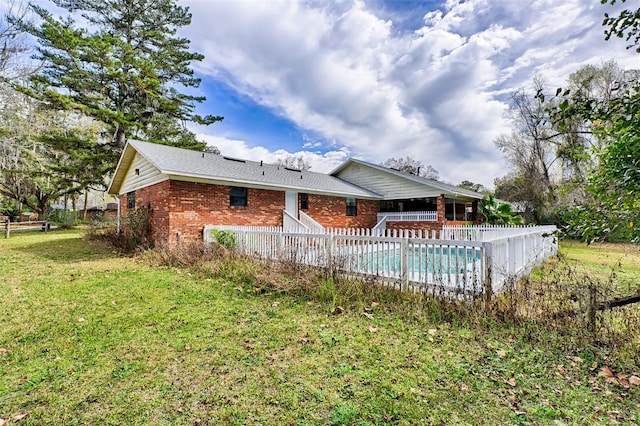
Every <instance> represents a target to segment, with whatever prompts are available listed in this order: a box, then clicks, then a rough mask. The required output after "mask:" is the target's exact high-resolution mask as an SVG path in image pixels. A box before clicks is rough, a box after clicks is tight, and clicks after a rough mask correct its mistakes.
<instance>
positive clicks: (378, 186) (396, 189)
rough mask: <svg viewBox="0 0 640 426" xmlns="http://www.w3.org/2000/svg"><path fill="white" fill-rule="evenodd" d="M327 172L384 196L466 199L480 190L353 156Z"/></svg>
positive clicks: (471, 198) (477, 197) (391, 197)
mask: <svg viewBox="0 0 640 426" xmlns="http://www.w3.org/2000/svg"><path fill="white" fill-rule="evenodd" d="M331 174H332V175H333V176H336V177H338V178H340V179H342V180H345V181H347V182H351V183H353V184H354V185H358V186H361V187H363V188H367V189H368V190H370V191H373V192H375V193H378V194H380V195H382V196H383V197H384V199H385V200H397V199H410V198H429V197H437V196H439V195H441V194H443V195H446V196H447V198H453V199H459V200H469V201H471V200H476V199H481V198H482V194H479V193H476V192H473V191H468V190H465V189H463V188H458V187H456V186H453V185H448V184H445V183H442V182H438V181H434V180H430V179H425V178H421V177H418V176H414V175H410V174H407V173H403V172H400V171H397V170H393V169H388V168H386V167H383V166H378V165H375V164H369V163H367V162H364V161H360V160H354V159H351V160H348V161H346V162H345V163H343V164H342V165H341V166H340V167H338V168H337V169H336V170H334V171H333V172H332V173H331Z"/></svg>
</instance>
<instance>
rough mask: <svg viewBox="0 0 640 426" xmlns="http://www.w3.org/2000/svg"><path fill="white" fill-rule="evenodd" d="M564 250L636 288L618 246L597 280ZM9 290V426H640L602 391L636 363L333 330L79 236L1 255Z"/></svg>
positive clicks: (620, 394)
mask: <svg viewBox="0 0 640 426" xmlns="http://www.w3.org/2000/svg"><path fill="white" fill-rule="evenodd" d="M565 247H566V249H564V250H566V254H567V257H568V258H570V259H576V262H579V264H580V265H581V266H580V267H588V268H591V269H595V270H601V272H602V273H603V274H605V273H606V271H607V270H608V268H609V266H611V265H615V264H617V263H616V262H618V261H622V262H627V260H628V261H629V264H630V265H632V266H630V267H629V270H630V271H631V272H628V273H629V277H630V278H631V277H636V278H637V276H638V275H637V274H638V258H639V257H640V256H638V254H637V252H636V253H635V254H634V255H629V256H631V257H629V258H627V257H625V256H627V255H622V254H619V255H618V254H616V253H615V250H616V248H615V247H608V248H605V249H603V250H604V253H609V254H610V256H609V257H608V258H607V259H608V260H606V262H611V264H610V265H607V266H603V267H600V266H598V265H601V264H602V262H599V261H598V259H599V258H600V257H602V254H593V248H585V246H582V245H578V244H567V245H565ZM634 262H635V263H634ZM589 263H592V264H593V265H592V266H589ZM633 265H635V266H633ZM634 268H635V269H634ZM623 269H624V270H625V272H624V274H627V272H626V271H627V266H626V263H625V264H624V265H623ZM634 274H636V275H634ZM0 276H1V277H2V279H1V281H0V300H2V301H3V303H2V307H3V309H2V313H1V314H0V378H1V380H0V419H3V420H4V421H6V422H8V423H18V424H24V425H29V424H33V425H41V424H65V425H73V424H107V425H109V424H114V425H115V424H117V425H120V424H131V425H147V424H153V425H161V424H178V425H205V424H212V425H213V424H230V425H234V424H236V425H241V424H270V425H271V424H293V425H325V424H329V425H375V424H400V425H405V424H406V425H412V424H479V423H486V424H611V423H613V422H620V423H626V424H634V423H635V424H637V423H640V414H639V413H640V405H639V404H638V401H639V400H640V390H639V388H640V386H634V385H630V386H626V387H625V386H624V383H625V382H623V381H619V380H618V381H616V380H610V379H607V378H605V377H600V376H598V372H599V371H600V369H601V367H603V366H609V367H611V368H612V369H613V370H614V371H615V372H616V373H620V374H624V375H626V376H630V375H632V374H636V375H638V369H639V367H638V365H637V364H636V365H631V366H629V365H628V364H627V365H625V366H623V365H619V366H616V365H611V364H610V363H609V361H610V360H609V359H608V358H607V353H606V352H603V351H600V350H598V349H596V348H593V347H590V346H585V347H582V348H575V347H571V348H567V347H566V345H565V344H564V343H563V341H564V340H563V338H562V336H559V335H555V334H553V333H552V332H549V334H548V335H545V336H543V337H544V338H542V339H538V340H530V339H526V338H524V335H525V334H524V333H522V332H521V330H519V329H518V328H516V327H514V326H509V325H500V326H494V327H477V326H471V325H466V326H465V325H463V323H459V324H456V323H453V322H445V321H441V320H437V319H435V318H436V316H434V315H432V314H431V313H430V312H429V311H428V310H427V309H424V310H420V308H419V306H415V305H414V306H413V309H415V312H411V313H408V312H407V311H406V309H407V308H406V307H404V308H403V309H400V310H397V311H396V310H394V309H393V308H392V307H389V306H388V305H385V304H384V303H381V304H380V305H377V304H373V306H370V305H368V306H366V311H365V310H364V308H365V307H364V306H363V307H358V305H357V304H353V305H352V307H351V308H349V307H346V309H345V311H344V312H343V313H342V314H339V315H334V314H331V311H332V309H333V308H334V306H333V305H334V304H333V303H331V302H329V301H327V302H325V301H323V300H324V299H318V298H311V297H305V296H304V295H302V296H296V297H292V296H289V295H286V294H282V293H277V292H259V293H258V292H254V291H252V288H253V285H252V283H251V282H238V281H237V280H236V281H229V280H228V279H223V278H219V277H216V276H212V275H208V274H204V273H195V272H189V270H187V269H183V268H169V267H157V266H154V265H153V264H152V263H150V262H149V261H147V260H145V258H144V257H142V258H140V257H138V258H122V257H119V256H117V255H116V254H115V253H113V252H112V251H111V250H110V249H109V248H108V247H106V246H104V245H102V244H100V243H99V242H95V241H86V240H84V239H83V238H82V233H81V232H80V231H77V230H70V231H56V232H51V233H48V234H42V233H32V234H21V235H16V236H15V237H14V236H12V237H11V239H9V240H0ZM327 291H330V290H327ZM630 338H636V339H637V338H638V336H630ZM541 341H546V342H547V343H546V344H541V343H540V342H541ZM0 424H2V421H1V420H0Z"/></svg>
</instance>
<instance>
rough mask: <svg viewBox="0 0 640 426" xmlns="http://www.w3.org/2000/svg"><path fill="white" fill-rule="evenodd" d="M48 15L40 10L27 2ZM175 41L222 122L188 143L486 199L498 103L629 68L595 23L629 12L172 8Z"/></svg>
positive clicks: (338, 1) (185, 1) (438, 4)
mask: <svg viewBox="0 0 640 426" xmlns="http://www.w3.org/2000/svg"><path fill="white" fill-rule="evenodd" d="M35 1H36V2H37V3H39V4H42V5H44V6H45V7H48V8H50V7H51V3H50V2H49V1H48V0H35ZM7 2H8V0H0V5H5V6H6V4H7ZM178 3H179V4H180V5H182V6H187V7H189V8H190V11H191V12H192V15H193V18H192V23H191V25H190V26H188V27H185V28H182V29H181V30H180V35H182V36H184V37H187V38H189V39H190V40H191V47H192V50H194V51H197V52H200V53H202V54H204V55H205V59H204V60H203V61H202V62H199V63H194V64H193V68H194V69H195V71H196V75H197V76H198V77H200V78H201V79H202V84H201V86H200V88H199V89H198V94H201V95H204V96H206V97H207V101H206V102H204V103H203V104H200V105H199V106H198V107H197V112H198V113H200V114H213V115H222V116H224V121H222V122H220V123H215V124H213V125H212V126H209V127H197V126H193V127H192V129H193V130H194V131H195V132H196V133H197V135H198V137H199V138H200V139H201V140H203V141H206V142H207V143H209V144H211V145H215V146H217V147H218V148H219V149H220V150H221V152H222V153H223V154H224V155H229V156H233V157H238V158H246V159H251V160H255V161H261V160H262V161H265V162H274V161H276V160H277V159H279V158H282V157H285V156H293V157H302V158H303V159H304V160H305V161H307V162H309V163H310V164H311V165H312V170H314V171H318V172H328V171H331V170H333V169H334V168H336V167H337V166H338V165H339V164H341V163H342V162H343V161H345V160H346V159H347V158H349V157H356V158H359V159H362V160H365V161H370V162H373V163H381V162H383V161H385V160H386V159H388V158H391V157H396V158H398V157H405V156H410V157H412V158H414V159H416V160H419V161H422V162H423V163H424V164H425V165H431V166H433V167H434V168H435V169H437V170H438V171H439V173H440V178H441V180H443V181H445V182H449V183H453V184H457V183H460V182H461V181H462V180H470V181H473V182H477V183H481V184H483V185H485V186H487V187H492V186H493V182H494V179H495V178H496V177H502V176H504V175H505V174H506V173H507V172H508V167H507V164H506V163H505V161H504V159H503V157H502V154H501V153H500V152H499V151H498V149H497V148H496V147H495V145H494V143H493V141H494V140H495V139H496V138H498V137H499V136H501V135H503V134H505V133H508V132H510V123H509V119H508V117H507V114H506V111H507V107H508V99H509V95H510V94H511V93H512V92H514V91H516V90H518V89H521V88H524V89H530V87H531V83H532V79H533V77H534V76H536V77H541V78H543V79H544V81H546V83H547V84H548V86H549V90H550V92H555V88H557V87H560V86H562V85H563V84H565V82H566V79H567V78H568V76H569V75H570V74H571V73H573V72H575V71H576V70H577V69H578V68H580V67H581V66H584V65H587V64H593V65H597V64H600V63H602V62H604V61H607V60H610V59H613V60H615V61H617V62H618V64H619V65H620V66H621V67H622V68H625V69H637V68H640V66H639V65H640V56H638V54H636V53H634V52H633V51H630V50H626V49H625V43H624V42H623V41H621V40H611V41H609V42H605V41H604V35H603V28H602V26H601V23H602V19H603V14H604V13H605V12H607V11H608V12H610V13H612V12H616V10H620V9H621V8H623V7H629V8H634V9H635V8H636V7H638V3H640V0H628V1H627V2H626V3H624V4H621V3H620V2H618V4H617V6H616V8H615V9H612V8H611V7H610V6H603V5H601V4H600V0H562V1H558V0H428V1H418V0H299V1H295V0H178Z"/></svg>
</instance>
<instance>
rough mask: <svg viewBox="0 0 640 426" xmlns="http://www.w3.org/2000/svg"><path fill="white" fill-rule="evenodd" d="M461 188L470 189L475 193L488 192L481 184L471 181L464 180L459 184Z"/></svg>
mask: <svg viewBox="0 0 640 426" xmlns="http://www.w3.org/2000/svg"><path fill="white" fill-rule="evenodd" d="M458 186H459V187H460V188H464V189H468V190H470V191H475V192H487V188H485V187H484V185H483V184H481V183H475V182H471V181H470V180H463V181H462V182H460V183H459V184H458Z"/></svg>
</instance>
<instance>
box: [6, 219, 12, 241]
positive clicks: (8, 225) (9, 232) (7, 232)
mask: <svg viewBox="0 0 640 426" xmlns="http://www.w3.org/2000/svg"><path fill="white" fill-rule="evenodd" d="M10 234H11V226H10V223H9V220H7V221H6V222H5V224H4V237H5V238H9V235H10Z"/></svg>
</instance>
